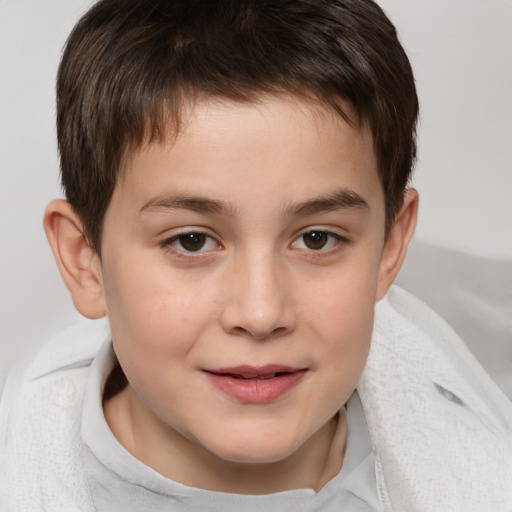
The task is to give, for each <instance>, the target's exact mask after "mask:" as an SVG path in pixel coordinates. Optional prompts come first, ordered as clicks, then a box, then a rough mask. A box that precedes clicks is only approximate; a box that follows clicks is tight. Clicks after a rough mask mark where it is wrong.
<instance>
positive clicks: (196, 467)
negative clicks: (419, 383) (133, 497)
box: [104, 386, 347, 495]
mask: <svg viewBox="0 0 512 512" xmlns="http://www.w3.org/2000/svg"><path fill="white" fill-rule="evenodd" d="M132 395H134V391H133V390H132V389H131V387H130V386H128V387H127V388H125V389H124V390H123V391H122V392H121V393H119V394H117V395H115V396H114V397H112V398H110V399H109V400H107V401H106V402H105V404H104V411H105V418H106V420H107V423H108V424H109V426H110V429H111V430H112V432H113V433H114V435H115V436H116V438H117V440H118V441H119V442H120V443H121V444H122V445H123V446H124V447H125V448H126V449H127V450H128V451H129V452H130V453H131V454H132V455H133V456H135V457H136V458H137V459H139V460H140V461H142V462H143V463H144V464H146V465H147V466H149V467H151V468H152V469H154V470H155V471H157V472H158V473H160V474H161V475H163V476H164V477H166V478H169V479H171V480H174V481H176V482H179V483H181V484H183V485H187V486H189V487H195V488H201V489H206V490H211V491H218V492H226V493H233V494H251V495H258V494H271V493H275V492H281V491H287V490H292V489H314V490H315V491H318V490H320V489H321V488H322V487H323V486H324V485H325V484H326V483H327V482H328V481H329V480H331V479H332V478H333V477H334V476H335V475H336V474H337V473H338V472H339V471H340V469H341V465H342V462H343V457H344V453H345V446H346V439H347V424H346V415H345V411H344V410H342V411H341V413H339V414H336V415H335V416H334V417H333V418H332V419H331V420H329V421H328V422H327V423H326V424H325V425H323V426H322V427H321V428H320V429H319V430H318V431H317V432H315V434H313V435H312V436H311V437H310V438H309V439H308V440H306V442H305V443H303V444H302V445H301V446H300V447H299V448H298V449H297V450H295V451H294V452H293V453H292V454H291V455H289V456H288V457H286V458H284V459H283V460H279V461H277V462H271V463H258V464H252V463H238V462H232V461H228V460H224V459H221V458H219V457H217V456H216V455H215V454H213V453H211V452H210V451H208V450H206V449H205V448H203V447H202V446H200V445H199V444H197V443H195V442H194V441H192V440H190V439H187V438H186V437H184V436H183V435H181V434H180V433H179V432H177V431H175V430H173V429H170V428H169V427H168V426H167V425H165V424H163V423H162V422H161V421H160V420H159V419H158V418H156V417H155V416H154V415H152V414H147V412H148V411H147V409H146V411H141V410H140V407H141V406H142V407H144V406H143V405H142V404H141V403H140V401H139V400H137V399H135V400H134V396H132ZM148 432H150V434H148Z"/></svg>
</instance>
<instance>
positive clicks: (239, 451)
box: [210, 436, 298, 464]
mask: <svg viewBox="0 0 512 512" xmlns="http://www.w3.org/2000/svg"><path fill="white" fill-rule="evenodd" d="M233 437H234V436H231V437H230V436H226V444H225V445H221V446H218V445H217V446H214V447H211V449H210V452H211V453H213V455H215V456H216V457H218V458H220V459H222V460H224V461H225V462H231V463H234V464H273V463H276V462H280V461H282V460H284V459H286V458H287V457H289V456H290V455H292V454H293V453H294V452H295V451H296V450H297V448H298V446H297V445H296V444H295V443H293V442H292V440H290V439H275V438H274V439H272V437H274V436H261V437H260V439H251V440H250V441H249V440H247V439H243V440H235V439H233Z"/></svg>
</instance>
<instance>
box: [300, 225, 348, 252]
mask: <svg viewBox="0 0 512 512" xmlns="http://www.w3.org/2000/svg"><path fill="white" fill-rule="evenodd" d="M314 231H316V232H320V233H324V234H326V235H327V236H328V237H332V238H334V239H336V243H335V244H334V246H333V247H329V248H327V249H324V248H321V249H316V250H315V249H310V248H308V247H305V248H297V249H298V250H300V251H304V252H309V253H312V254H315V255H321V254H327V253H330V252H333V251H336V250H337V249H339V248H340V245H344V244H348V243H350V240H349V239H348V237H347V236H345V235H342V234H340V233H337V232H336V231H334V230H333V229H332V228H327V227H323V226H308V227H307V228H305V229H302V230H301V231H300V232H299V233H298V234H297V235H296V236H295V237H294V238H293V240H292V243H291V244H290V245H291V246H292V247H293V245H294V244H295V243H296V242H297V241H298V240H300V239H301V238H302V237H303V236H304V235H306V234H308V233H311V232H314Z"/></svg>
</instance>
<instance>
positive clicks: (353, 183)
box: [101, 98, 389, 463]
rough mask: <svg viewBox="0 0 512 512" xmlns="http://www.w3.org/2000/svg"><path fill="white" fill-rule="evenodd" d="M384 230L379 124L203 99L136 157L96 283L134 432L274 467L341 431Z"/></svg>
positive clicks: (378, 292)
mask: <svg viewBox="0 0 512 512" xmlns="http://www.w3.org/2000/svg"><path fill="white" fill-rule="evenodd" d="M383 244H384V196H383V192H382V188H381V184H380V181H379V178H378V175H377V164H376V159H375V156H374V152H373V144H372V139H371V135H370V134H369V132H368V131H367V130H366V129H364V128H363V129H362V130H361V131H358V130H355V129H353V128H351V127H350V126H349V125H348V124H347V123H345V122H344V121H342V120H341V119H340V118H339V117H337V116H336V117H335V116H334V115H332V114H330V113H327V112H325V111H324V110H323V109H321V108H320V107H318V106H314V105H308V104H305V103H302V102H299V101H297V100H292V99H289V98H281V99H279V98H274V99H269V100H266V101H264V102H262V103H261V104H258V105H255V104H249V105H241V104H235V103H230V102H216V103H214V102H212V103H209V104H206V103H200V104H198V105H196V106H195V108H193V109H192V111H191V112H190V113H189V116H188V117H186V119H185V122H184V124H183V129H182V131H181V132H180V135H179V136H178V138H177V140H176V141H175V143H167V144H156V143H155V144H151V145H149V146H146V147H143V148H142V149H140V150H139V151H137V152H135V153H134V154H132V155H130V157H129V158H127V160H126V163H125V169H124V173H123V175H122V177H121V178H120V181H119V183H118V185H117V187H116V189H115V192H114V195H113V198H112V201H111V203H110V205H109V208H108V210H107V213H106V217H105V223H104V230H103V246H102V261H101V282H102V288H103V294H104V299H105V301H106V306H107V312H108V317H109V320H110V325H111V329H112V337H113V342H114V347H115V351H116V354H117V356H118V358H119V361H120V363H121V365H122V367H123V369H124V371H125V373H126V375H127V378H128V380H129V382H130V384H129V386H128V388H126V389H125V390H124V391H123V394H124V400H125V401H124V402H123V403H125V404H129V405H127V407H129V408H130V415H131V416H130V418H131V427H130V428H131V429H132V435H133V437H134V439H139V440H143V439H160V441H162V440H165V443H167V444H168V445H169V446H170V447H171V448H170V450H171V452H173V450H174V451H176V450H177V451H178V452H180V453H185V454H187V453H188V454H189V455H190V458H191V459H193V456H192V454H194V453H195V454H197V453H203V455H204V454H208V455H207V456H208V457H213V458H214V459H215V460H222V461H231V462H242V463H265V462H274V461H279V460H283V459H285V458H286V457H288V456H290V455H291V454H292V453H295V452H297V453H299V451H300V450H299V448H300V447H301V446H303V445H304V444H305V442H306V441H307V440H308V439H309V440H310V442H313V441H311V440H317V439H318V440H320V441H322V436H324V437H325V436H330V435H332V431H330V430H328V429H326V428H324V426H325V425H327V424H328V422H329V420H330V419H331V418H332V417H333V416H334V415H335V414H336V412H337V411H338V410H339V409H340V408H341V407H342V406H343V404H344V403H345V402H346V401H347V399H348V398H349V397H350V395H351V393H352V392H353V390H354V388H355V386H356V383H357V380H358V378H359V376H360V374H361V371H362V369H363V366H364V364H365V361H366V357H367V354H368V350H369V346H370V337H371V332H372V325H373V314H374V304H375V301H376V299H377V298H379V297H380V296H382V295H383V294H384V293H385V291H386V288H387V286H388V284H389V283H384V281H385V280H384V279H383V278H382V276H381V273H382V272H381V267H382V265H381V264H380V261H381V256H382V251H383ZM313 434H316V436H313ZM312 436H313V437H312ZM324 441H325V439H324V440H323V441H322V442H324ZM141 442H142V441H141ZM315 442H316V441H315ZM165 443H164V442H163V441H162V443H160V444H161V445H162V444H165ZM298 450H299V451H298ZM163 451H165V450H163Z"/></svg>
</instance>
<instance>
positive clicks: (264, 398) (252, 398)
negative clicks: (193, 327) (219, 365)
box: [204, 365, 307, 404]
mask: <svg viewBox="0 0 512 512" xmlns="http://www.w3.org/2000/svg"><path fill="white" fill-rule="evenodd" d="M204 372H205V374H206V375H207V377H208V378H209V380H210V382H211V383H212V384H213V385H214V387H215V388H216V389H218V390H219V391H221V392H222V393H223V394H225V395H228V396H229V397H231V398H234V399H235V400H237V401H239V402H245V403H251V404H263V403H267V402H272V401H273V400H276V399H277V398H279V397H281V396H282V395H284V394H285V393H287V392H288V391H290V390H291V389H292V388H293V387H295V386H296V385H297V384H298V383H299V382H300V381H301V380H302V377H303V376H304V375H305V374H306V372H307V369H305V368H290V367H285V366H277V365H268V366H263V367H250V366H238V367H235V368H223V369H218V370H204Z"/></svg>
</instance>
